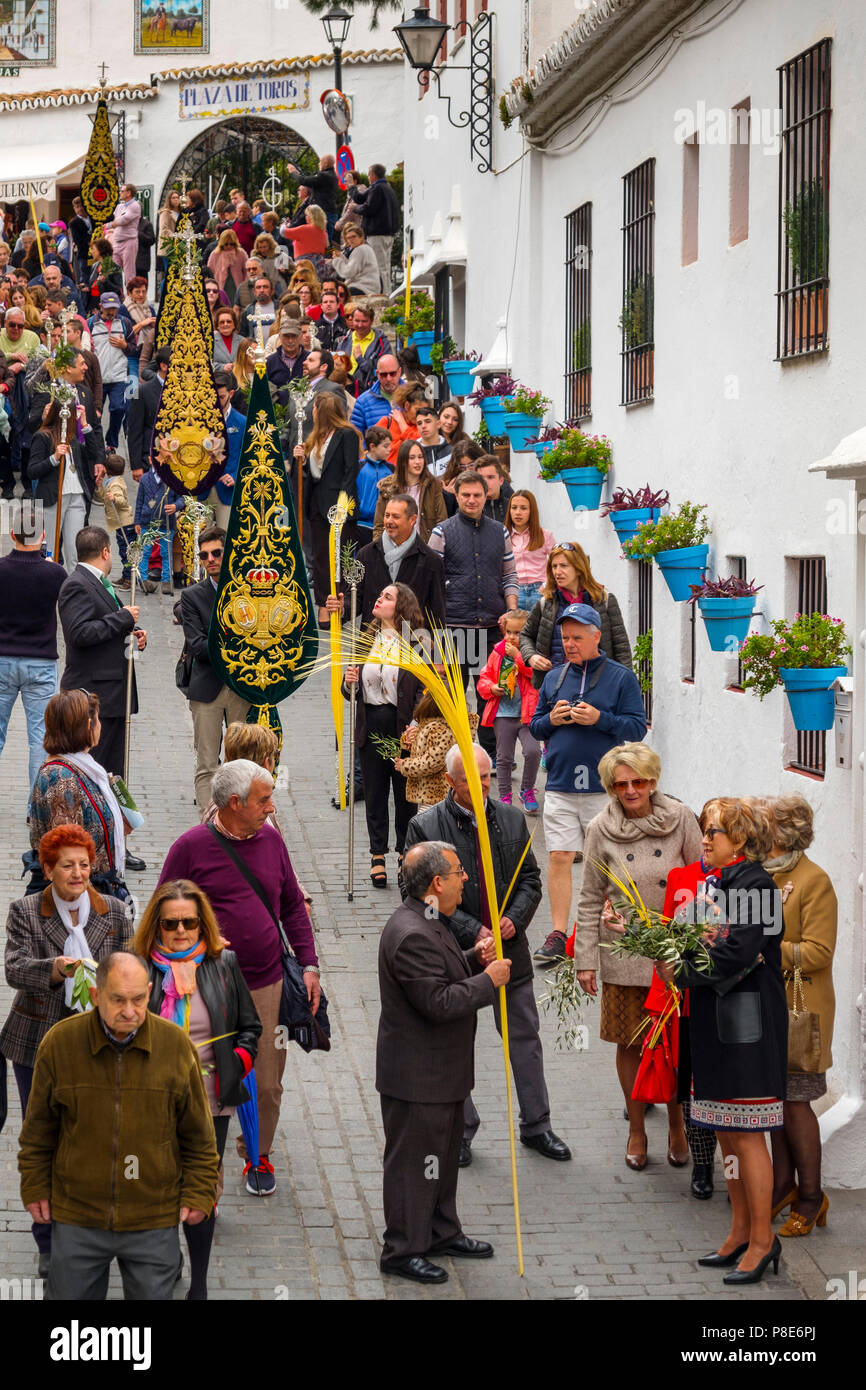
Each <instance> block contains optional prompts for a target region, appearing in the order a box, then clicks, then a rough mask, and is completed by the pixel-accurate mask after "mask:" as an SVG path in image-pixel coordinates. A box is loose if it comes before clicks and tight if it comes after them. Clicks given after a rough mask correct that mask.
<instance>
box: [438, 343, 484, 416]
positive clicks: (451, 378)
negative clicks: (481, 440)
mask: <svg viewBox="0 0 866 1390" xmlns="http://www.w3.org/2000/svg"><path fill="white" fill-rule="evenodd" d="M477 365H478V364H477V362H475V361H474V360H473V359H472V358H471V357H461V358H459V359H458V360H457V361H455V362H443V364H442V371H443V372H444V374H445V380H446V381H447V382H448V390H449V391H450V392H451V394H452V396H469V395H471V394H472V392H473V391H474V390H475V387H476V385H477V382H476V380H475V377H474V376H473V375H472V368H473V367H476V366H477ZM487 428H488V429H489V428H490V426H489V425H488V426H487Z"/></svg>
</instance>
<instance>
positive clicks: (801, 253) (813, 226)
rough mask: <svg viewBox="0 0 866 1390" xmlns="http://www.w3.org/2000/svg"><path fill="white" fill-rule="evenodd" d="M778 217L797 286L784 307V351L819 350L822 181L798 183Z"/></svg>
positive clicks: (823, 219)
mask: <svg viewBox="0 0 866 1390" xmlns="http://www.w3.org/2000/svg"><path fill="white" fill-rule="evenodd" d="M782 217H783V222H784V226H785V240H786V242H787V244H788V251H789V253H790V256H791V267H792V270H793V272H794V280H795V283H796V286H797V288H795V289H794V291H793V293H792V294H791V295H790V297H789V303H788V305H787V306H786V310H787V312H786V328H787V339H786V347H787V350H788V351H789V352H803V351H806V350H808V349H809V348H812V347H817V346H820V344H821V341H822V339H823V334H824V310H825V300H826V294H827V290H826V286H825V285H824V284H822V283H821V282H822V281H823V280H825V279H826V276H827V202H826V189H825V187H824V183H823V181H822V180H821V179H820V178H815V179H810V180H808V181H806V182H803V183H801V185H800V188H799V191H798V193H797V195H796V196H795V197H794V199H793V200H789V201H788V202H787V203H786V204H785V209H784V212H783V214H782ZM800 286H804V287H805V288H802V289H801V288H799V287H800Z"/></svg>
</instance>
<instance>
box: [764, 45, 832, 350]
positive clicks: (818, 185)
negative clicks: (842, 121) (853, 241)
mask: <svg viewBox="0 0 866 1390" xmlns="http://www.w3.org/2000/svg"><path fill="white" fill-rule="evenodd" d="M831 42H832V40H831V39H822V40H821V42H820V43H816V44H815V45H814V47H813V48H809V49H807V50H806V52H805V53H801V54H799V56H798V57H796V58H792V59H791V61H790V62H789V63H784V64H783V65H782V67H780V68H779V107H780V109H781V113H782V130H781V150H780V153H779V275H778V286H777V290H776V358H777V360H784V359H785V358H788V357H800V356H802V355H803V354H804V353H807V352H825V351H826V350H827V346H828V340H827V301H828V287H829V284H830V280H829V273H828V271H829V252H830V212H829V203H830V45H831Z"/></svg>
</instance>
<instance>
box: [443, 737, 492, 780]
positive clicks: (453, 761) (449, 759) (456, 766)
mask: <svg viewBox="0 0 866 1390" xmlns="http://www.w3.org/2000/svg"><path fill="white" fill-rule="evenodd" d="M472 747H473V748H474V749H475V761H476V762H478V754H479V753H482V754H483V755H484V757H485V758H486V759H487V762H488V765H489V767H490V768H492V767H493V760H492V759H491V757H490V754H489V753H488V752H486V750H485V749H483V748H482V747H481V744H480V743H473V745H472ZM445 771H446V772H447V773H448V776H449V777H453V776H454V774H455V773H456V772H462V771H463V754H462V753H461V752H460V748H459V746H458V745H457V744H456V743H453V744H452V745H451V747H450V748H449V749H448V752H447V753H446V754H445Z"/></svg>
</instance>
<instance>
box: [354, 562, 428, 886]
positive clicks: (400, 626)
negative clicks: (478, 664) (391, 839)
mask: <svg viewBox="0 0 866 1390" xmlns="http://www.w3.org/2000/svg"><path fill="white" fill-rule="evenodd" d="M367 632H368V634H369V636H370V637H371V638H372V639H373V645H372V648H371V650H370V651H369V653H368V655H367V660H366V661H365V662H364V664H363V665H362V666H348V667H347V668H346V677H345V680H344V682H343V694H344V695H345V696H346V698H347V699H348V696H349V690H350V688H351V687H352V686H353V685H354V686H357V688H358V698H357V699H356V701H355V747H356V748H357V749H358V757H359V759H360V762H361V771H362V774H363V778H364V811H365V813H366V817H367V832H368V834H369V836H370V856H371V863H370V881H371V882H372V883H373V885H374V887H376V888H384V887H386V885H387V883H388V877H387V873H386V870H385V855H386V854H387V853H388V828H389V820H390V817H389V814H388V795H389V791H393V793H394V836H395V847H396V850H397V854H398V856H399V862H402V859H403V846H404V844H405V842H406V827H407V826H408V824H409V821H410V820H411V819H412V817H413V815H414V814H415V811H416V809H417V807H416V806H415V803H414V802H413V801H407V800H406V779H405V777H404V776H403V775H402V773H400V772H398V771H397V769H396V767H395V766H394V759H393V758H389V757H383V755H382V753H381V751H380V749H379V748H378V747H377V746H376V742H375V741H374V739H375V738H376V736H378V737H379V738H392V739H393V738H399V737H400V736H401V735H402V734H403V732H404V731H405V730H406V729H407V728H408V727H409V725H410V724H411V722H412V718H413V711H414V709H415V705H416V704H417V702H418V697H419V695H420V694H421V682H420V681H419V680H417V679H416V678H415V676H413V675H412V674H411V672H409V671H404V670H401V669H400V667H399V666H397V665H395V664H394V661H393V658H392V659H391V660H389V653H393V654H395V655H396V654H397V653H398V651H399V648H400V645H401V637H402V638H403V640H404V641H405V640H406V634H408V633H410V632H411V634H412V640H413V641H415V640H418V639H420V640H421V641H422V642H426V640H427V633H426V632H425V631H424V618H423V615H422V613H421V609H420V608H419V606H418V600H417V599H416V597H415V595H414V593H413V592H412V590H411V589H410V588H409V586H408V585H407V584H386V585H385V588H384V589H383V590H382V592H381V594H380V595H379V597H378V598H377V600H376V602H375V604H374V606H373V621H372V623H371V624H370V626H369V627H368V629H367Z"/></svg>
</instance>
